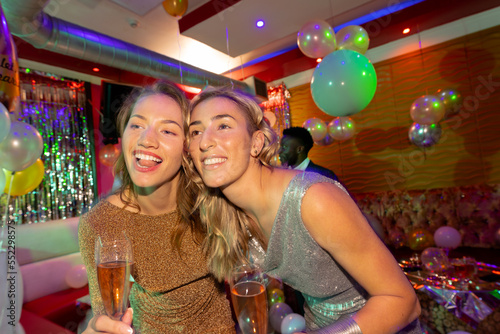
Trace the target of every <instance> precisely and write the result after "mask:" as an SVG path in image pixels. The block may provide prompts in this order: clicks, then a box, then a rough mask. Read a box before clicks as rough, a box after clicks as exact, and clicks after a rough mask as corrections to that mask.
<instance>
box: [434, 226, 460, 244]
mask: <svg viewBox="0 0 500 334" xmlns="http://www.w3.org/2000/svg"><path fill="white" fill-rule="evenodd" d="M434 242H435V243H436V246H438V247H443V248H449V249H455V248H457V247H458V246H459V245H460V243H461V242H462V236H461V235H460V232H458V231H457V230H456V229H455V228H453V227H451V226H441V227H440V228H438V229H437V230H436V232H434Z"/></svg>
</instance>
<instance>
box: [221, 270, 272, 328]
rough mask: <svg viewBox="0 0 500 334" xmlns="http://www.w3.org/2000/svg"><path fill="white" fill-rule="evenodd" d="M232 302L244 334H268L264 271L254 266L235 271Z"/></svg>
mask: <svg viewBox="0 0 500 334" xmlns="http://www.w3.org/2000/svg"><path fill="white" fill-rule="evenodd" d="M229 285H230V288H231V300H232V302H233V308H234V312H235V314H236V317H237V319H238V324H239V326H240V329H241V331H242V333H243V334H250V333H254V334H267V324H268V308H267V294H266V288H265V284H264V276H263V273H262V270H261V269H260V268H259V267H257V266H255V265H252V264H245V265H242V266H239V267H236V268H235V269H233V271H232V273H231V277H230V278H229Z"/></svg>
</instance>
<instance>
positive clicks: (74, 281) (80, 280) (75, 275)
mask: <svg viewBox="0 0 500 334" xmlns="http://www.w3.org/2000/svg"><path fill="white" fill-rule="evenodd" d="M65 280H66V284H68V286H69V287H71V288H73V289H79V288H83V287H84V286H85V285H87V283H88V278H87V269H86V268H85V266H84V265H83V264H77V265H76V266H73V267H71V268H70V269H69V270H68V271H67V272H66V277H65Z"/></svg>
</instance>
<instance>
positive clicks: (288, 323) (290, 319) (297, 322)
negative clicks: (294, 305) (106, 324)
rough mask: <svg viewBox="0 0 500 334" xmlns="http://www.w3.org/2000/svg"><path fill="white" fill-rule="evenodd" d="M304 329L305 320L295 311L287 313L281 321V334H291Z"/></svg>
mask: <svg viewBox="0 0 500 334" xmlns="http://www.w3.org/2000/svg"><path fill="white" fill-rule="evenodd" d="M305 329H306V320H305V319H304V317H303V316H301V315H300V314H297V313H291V314H289V315H287V316H286V317H285V318H284V319H283V321H282V322H281V334H293V333H295V332H301V331H303V330H305Z"/></svg>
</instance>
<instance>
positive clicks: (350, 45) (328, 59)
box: [297, 20, 377, 143]
mask: <svg viewBox="0 0 500 334" xmlns="http://www.w3.org/2000/svg"><path fill="white" fill-rule="evenodd" d="M369 43H370V39H369V38H368V33H367V32H366V30H365V29H364V28H363V27H361V26H356V25H351V26H346V27H344V28H342V29H340V30H339V31H338V32H337V33H336V34H335V33H334V31H333V29H332V27H331V26H330V25H329V24H328V23H327V22H325V21H322V20H314V21H309V22H307V23H306V24H304V25H303V26H302V28H301V29H300V30H299V32H298V34H297V45H298V46H299V49H300V50H301V51H302V53H304V54H305V55H306V56H308V57H311V58H322V60H321V62H320V63H319V64H318V66H317V67H316V69H315V70H314V73H313V76H312V79H311V95H312V98H313V100H314V103H315V104H316V105H317V106H318V108H319V109H321V110H322V111H323V112H324V113H326V114H328V115H330V116H334V117H346V116H350V115H354V114H356V113H358V112H360V111H361V110H363V109H364V108H366V106H367V105H368V104H369V103H370V101H371V100H372V99H373V96H374V95H375V90H376V88H377V75H376V73H375V68H374V67H373V65H372V64H371V62H370V60H368V58H366V57H365V56H364V55H363V54H364V53H365V52H366V50H368V45H369ZM335 135H337V133H336V132H335V131H334V133H333V136H332V134H331V133H330V137H332V138H333V139H335ZM339 136H340V137H341V138H343V137H344V134H343V133H342V134H340V135H339ZM339 140H344V139H339ZM318 143H321V140H318Z"/></svg>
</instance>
